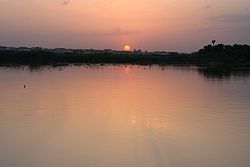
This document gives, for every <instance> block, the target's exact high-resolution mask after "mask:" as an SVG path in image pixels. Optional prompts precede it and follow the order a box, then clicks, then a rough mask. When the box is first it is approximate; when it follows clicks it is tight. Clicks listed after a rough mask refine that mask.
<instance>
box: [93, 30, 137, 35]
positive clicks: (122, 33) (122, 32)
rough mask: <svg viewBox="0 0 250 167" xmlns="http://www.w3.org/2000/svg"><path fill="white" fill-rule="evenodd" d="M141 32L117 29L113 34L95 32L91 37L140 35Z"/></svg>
mask: <svg viewBox="0 0 250 167" xmlns="http://www.w3.org/2000/svg"><path fill="white" fill-rule="evenodd" d="M139 33H140V32H139V31H129V30H122V29H120V28H116V29H114V30H113V31H111V32H95V33H91V35H98V36H99V35H100V36H123V35H136V34H139Z"/></svg>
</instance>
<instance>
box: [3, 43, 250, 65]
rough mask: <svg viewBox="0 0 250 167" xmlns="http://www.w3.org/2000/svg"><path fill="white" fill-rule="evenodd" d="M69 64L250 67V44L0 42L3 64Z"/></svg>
mask: <svg viewBox="0 0 250 167" xmlns="http://www.w3.org/2000/svg"><path fill="white" fill-rule="evenodd" d="M69 64H79V65H80V64H87V65H88V64H137V65H154V64H157V65H162V66H166V65H181V66H198V67H228V68H249V67H250V46H248V45H233V46H230V45H222V44H219V45H215V46H212V45H207V46H205V47H204V48H203V49H200V50H199V51H197V52H194V53H191V54H186V53H177V52H164V51H161V52H160V51H159V52H147V51H145V52H143V51H141V50H135V51H133V52H126V51H113V50H110V49H105V50H93V49H86V50H83V49H64V48H57V49H44V48H24V47H21V48H11V47H1V46H0V66H9V65H10V66H11V65H52V66H53V65H69Z"/></svg>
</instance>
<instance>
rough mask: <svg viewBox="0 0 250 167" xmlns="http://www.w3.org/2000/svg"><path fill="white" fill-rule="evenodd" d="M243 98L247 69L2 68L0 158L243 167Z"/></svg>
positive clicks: (248, 124) (24, 166) (89, 165)
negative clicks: (238, 70)
mask: <svg viewBox="0 0 250 167" xmlns="http://www.w3.org/2000/svg"><path fill="white" fill-rule="evenodd" d="M24 85H25V87H24ZM249 101H250V75H249V73H248V72H247V71H243V72H228V71H222V72H220V73H218V71H213V70H212V72H211V70H204V69H197V68H196V67H160V66H137V65H133V66H132V65H107V66H100V65H91V66H67V67H54V68H52V67H49V66H45V67H42V68H28V67H25V66H24V67H20V68H9V67H7V68H6V67H1V68H0V134H1V135H0V166H1V167H69V166H70V167H80V166H84V167H111V166H114V167H115V166H117V167H184V166H185V167H235V166H237V167H248V166H250V162H249V155H250V103H249Z"/></svg>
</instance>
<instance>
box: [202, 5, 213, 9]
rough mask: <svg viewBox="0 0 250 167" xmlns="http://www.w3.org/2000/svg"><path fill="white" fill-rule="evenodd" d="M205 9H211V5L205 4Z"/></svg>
mask: <svg viewBox="0 0 250 167" xmlns="http://www.w3.org/2000/svg"><path fill="white" fill-rule="evenodd" d="M203 9H211V6H210V5H206V6H203Z"/></svg>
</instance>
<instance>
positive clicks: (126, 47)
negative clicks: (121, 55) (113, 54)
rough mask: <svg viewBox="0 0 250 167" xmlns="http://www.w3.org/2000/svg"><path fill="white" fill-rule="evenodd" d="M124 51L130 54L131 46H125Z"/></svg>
mask: <svg viewBox="0 0 250 167" xmlns="http://www.w3.org/2000/svg"><path fill="white" fill-rule="evenodd" d="M123 50H124V51H127V52H129V51H130V50H131V48H130V46H129V45H125V46H124V47H123Z"/></svg>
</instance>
